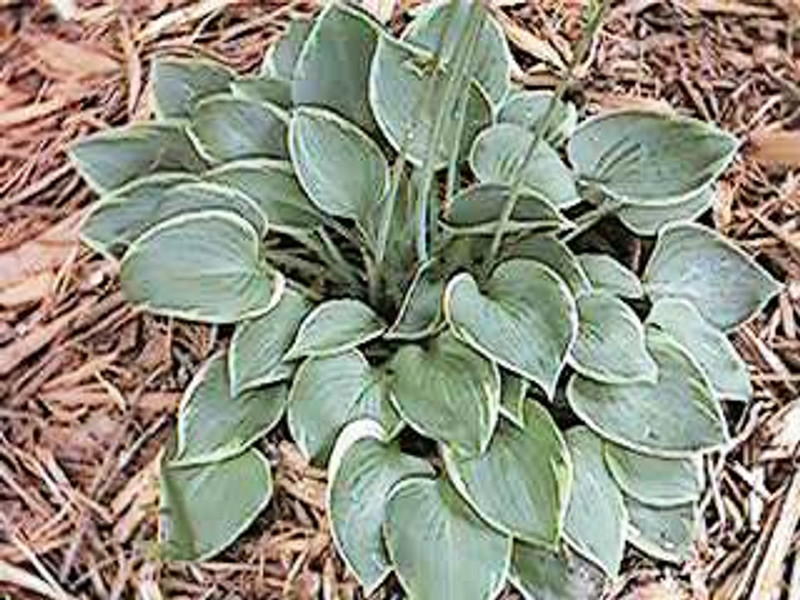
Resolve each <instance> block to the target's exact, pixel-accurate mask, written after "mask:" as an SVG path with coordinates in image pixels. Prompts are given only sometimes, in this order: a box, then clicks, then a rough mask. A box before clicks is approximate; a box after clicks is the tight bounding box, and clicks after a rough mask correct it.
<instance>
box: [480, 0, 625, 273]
mask: <svg viewBox="0 0 800 600" xmlns="http://www.w3.org/2000/svg"><path fill="white" fill-rule="evenodd" d="M610 4H611V2H610V0H603V1H602V4H601V5H600V7H599V8H598V9H597V10H596V11H595V12H594V14H593V15H592V17H591V19H590V20H589V23H587V25H586V29H585V30H584V32H583V34H582V35H581V39H580V40H579V41H578V45H577V46H576V48H575V51H574V52H573V54H572V59H571V60H570V62H569V65H568V66H567V72H566V74H565V76H564V78H563V79H562V80H561V81H560V82H559V83H558V86H556V89H555V91H554V92H553V97H552V98H551V99H550V102H549V104H548V106H547V111H546V112H545V114H544V116H543V117H542V118H541V119H540V120H539V121H538V122H537V123H536V127H535V128H534V130H533V139H532V140H531V143H530V144H529V145H528V148H527V150H526V152H525V155H524V157H523V159H522V160H521V161H518V162H517V164H516V165H515V169H514V177H513V178H512V184H511V193H510V194H509V197H508V200H506V203H505V204H504V205H503V210H502V212H501V213H500V219H499V220H498V223H497V229H496V230H495V234H494V237H493V238H492V245H491V248H490V250H489V260H488V261H487V263H486V264H487V267H488V269H487V273H486V275H487V276H488V274H489V273H491V271H492V269H493V268H494V264H495V262H496V261H497V257H498V255H499V253H500V247H501V246H502V244H503V236H504V235H505V233H506V231H507V229H508V225H509V223H510V221H511V215H512V214H514V209H515V208H516V206H517V201H518V200H519V196H520V193H521V192H522V183H523V179H524V175H525V170H526V168H527V166H528V164H529V163H530V161H531V160H532V158H533V156H534V154H535V153H536V150H537V148H538V147H539V144H540V143H541V142H542V140H543V139H544V135H545V132H546V131H547V129H548V128H549V127H550V124H551V121H552V120H553V116H554V115H555V113H556V109H557V108H558V104H559V103H560V102H561V99H562V98H563V96H564V93H565V92H566V91H567V88H568V87H569V86H570V85H571V83H572V80H573V79H574V77H575V70H576V68H577V67H578V66H579V65H580V64H581V63H582V62H583V61H584V60H585V58H586V55H587V54H588V52H589V49H590V48H591V46H592V41H593V39H594V36H595V35H596V34H597V32H598V30H599V29H600V25H601V23H602V21H603V16H604V15H605V14H606V12H607V11H608V7H609V6H610Z"/></svg>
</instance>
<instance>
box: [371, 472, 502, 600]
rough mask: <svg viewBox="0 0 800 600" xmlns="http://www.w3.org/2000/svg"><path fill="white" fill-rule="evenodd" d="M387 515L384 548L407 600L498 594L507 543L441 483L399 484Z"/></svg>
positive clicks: (467, 599)
mask: <svg viewBox="0 0 800 600" xmlns="http://www.w3.org/2000/svg"><path fill="white" fill-rule="evenodd" d="M386 515H387V520H386V526H385V535H386V547H387V548H388V550H389V555H390V556H391V559H392V562H393V563H394V567H395V572H396V573H397V577H398V579H399V580H400V583H401V584H402V586H403V588H404V589H405V590H406V592H407V593H408V595H409V597H411V598H437V600H488V599H490V598H494V597H495V596H497V594H499V593H500V590H501V589H502V588H503V584H504V583H505V579H506V574H507V572H508V567H509V562H510V559H511V538H509V537H507V536H505V535H503V534H501V533H498V532H497V531H495V530H494V529H492V528H491V527H489V526H488V525H487V524H486V523H484V522H483V521H482V520H481V519H480V518H478V516H477V515H476V514H475V513H474V512H473V511H472V509H471V508H470V507H469V506H468V505H467V504H466V503H465V502H464V501H463V500H462V499H461V498H460V497H459V495H458V493H457V492H456V491H455V490H454V489H453V487H452V485H451V484H450V483H449V482H448V481H447V480H446V479H443V478H439V479H429V478H422V477H411V478H408V479H405V480H403V481H402V482H400V483H399V484H398V485H397V486H395V487H394V489H393V491H392V493H391V495H390V497H389V504H388V506H387V509H386Z"/></svg>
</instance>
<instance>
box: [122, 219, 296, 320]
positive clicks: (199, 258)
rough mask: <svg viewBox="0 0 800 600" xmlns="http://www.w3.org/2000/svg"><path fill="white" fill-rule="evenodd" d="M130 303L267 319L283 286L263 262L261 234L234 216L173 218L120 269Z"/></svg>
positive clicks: (174, 312) (196, 316)
mask: <svg viewBox="0 0 800 600" xmlns="http://www.w3.org/2000/svg"><path fill="white" fill-rule="evenodd" d="M120 279H121V280H122V291H123V293H124V294H125V297H126V298H127V299H128V301H130V302H132V303H133V304H137V305H139V306H141V307H143V308H146V309H147V310H149V311H150V312H154V313H157V314H162V315H168V316H174V317H178V318H181V319H188V320H191V321H205V322H209V323H233V322H235V321H241V320H243V319H249V318H253V317H257V316H258V315H261V314H264V313H265V312H267V311H269V310H270V309H272V308H273V307H274V306H275V304H276V303H277V302H278V300H279V299H280V297H281V294H282V293H283V288H284V286H285V280H284V278H283V276H282V275H281V274H280V273H277V272H274V271H271V270H269V269H268V267H267V266H266V265H265V264H264V263H263V259H262V256H261V249H260V244H259V235H258V232H257V231H256V230H255V229H253V226H252V225H250V224H249V223H248V222H247V221H245V220H244V219H242V218H241V217H239V216H237V215H236V214H234V213H232V212H230V211H216V210H214V211H203V212H199V213H191V214H186V215H180V216H178V217H173V218H172V219H169V220H168V221H165V222H164V223H161V224H160V225H157V226H156V227H154V228H152V229H150V230H149V231H148V232H147V233H145V234H144V235H143V236H141V237H140V238H138V239H137V240H136V241H135V242H134V243H133V244H131V246H130V248H129V249H128V251H127V252H126V253H125V256H124V257H123V259H122V263H121V267H120Z"/></svg>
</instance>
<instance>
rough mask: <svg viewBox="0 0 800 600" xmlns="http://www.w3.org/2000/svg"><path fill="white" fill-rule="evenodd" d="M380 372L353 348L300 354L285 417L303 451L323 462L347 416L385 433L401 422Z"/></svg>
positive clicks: (326, 458) (347, 420) (307, 455)
mask: <svg viewBox="0 0 800 600" xmlns="http://www.w3.org/2000/svg"><path fill="white" fill-rule="evenodd" d="M388 396H389V394H388V391H387V389H386V382H385V375H384V374H382V373H380V372H379V371H377V370H376V369H373V368H372V367H371V366H370V364H369V363H368V362H367V359H365V358H364V356H363V355H362V354H361V353H360V352H359V351H358V350H349V351H346V352H342V353H340V354H336V355H334V356H326V357H319V358H309V359H307V360H305V361H304V362H303V363H302V364H301V365H300V367H299V368H298V369H297V372H296V373H295V376H294V380H293V382H292V387H291V390H290V391H289V408H288V410H287V421H288V423H289V431H290V432H291V434H292V439H294V441H295V443H296V444H297V445H298V447H299V448H300V451H301V452H302V453H303V455H304V456H305V457H306V458H308V459H309V460H311V461H313V462H314V463H316V464H325V463H326V462H327V461H328V457H329V455H330V453H331V450H332V449H333V445H334V442H335V441H336V437H337V436H338V435H339V433H340V432H341V431H342V429H343V428H344V426H345V425H347V424H348V423H350V422H351V421H355V420H358V419H362V418H369V419H373V420H375V421H377V422H378V423H379V424H380V425H381V426H382V427H383V428H384V430H385V431H387V432H389V434H390V435H393V434H394V433H396V430H397V429H398V427H399V426H401V425H402V423H401V421H400V417H398V415H397V413H396V412H395V410H394V408H393V407H392V405H391V402H390V401H389V397H388Z"/></svg>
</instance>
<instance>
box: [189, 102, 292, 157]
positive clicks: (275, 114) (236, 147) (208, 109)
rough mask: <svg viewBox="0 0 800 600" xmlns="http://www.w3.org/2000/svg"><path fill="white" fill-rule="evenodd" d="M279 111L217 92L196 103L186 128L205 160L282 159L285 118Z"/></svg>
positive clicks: (286, 153)
mask: <svg viewBox="0 0 800 600" xmlns="http://www.w3.org/2000/svg"><path fill="white" fill-rule="evenodd" d="M285 118H286V117H285V115H283V114H282V110H281V109H279V108H278V107H276V106H273V105H270V104H267V103H266V102H254V101H252V100H245V99H243V98H236V97H234V96H232V95H219V96H213V97H210V98H207V99H205V100H203V101H202V102H200V104H198V105H197V107H195V109H194V111H193V112H192V121H191V128H190V131H191V132H192V135H193V136H194V138H195V139H196V140H197V143H198V145H199V146H200V150H201V151H202V152H203V154H204V155H205V156H207V157H208V159H209V160H211V161H214V162H217V163H220V162H228V161H231V160H238V159H242V158H286V156H287V155H288V152H287V149H286V121H285Z"/></svg>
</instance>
